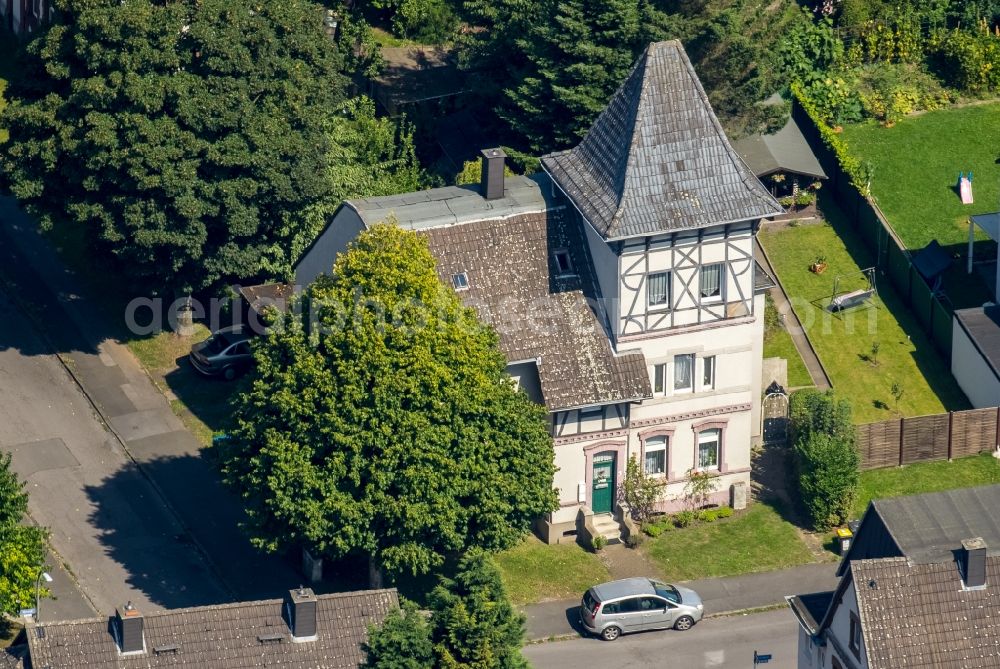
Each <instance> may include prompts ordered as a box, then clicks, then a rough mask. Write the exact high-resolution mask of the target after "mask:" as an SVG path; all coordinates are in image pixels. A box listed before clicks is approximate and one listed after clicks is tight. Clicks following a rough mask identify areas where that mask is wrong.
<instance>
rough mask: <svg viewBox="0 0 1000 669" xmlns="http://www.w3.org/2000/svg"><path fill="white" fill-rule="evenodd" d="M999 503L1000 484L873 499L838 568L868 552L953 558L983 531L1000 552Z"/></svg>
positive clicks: (922, 559)
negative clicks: (970, 539)
mask: <svg viewBox="0 0 1000 669" xmlns="http://www.w3.org/2000/svg"><path fill="white" fill-rule="evenodd" d="M996 509H1000V485H989V486H979V487H976V488H958V489H955V490H946V491H944V492H934V493H926V494H923V495H908V496H905V497H889V498H885V499H876V500H873V501H872V503H871V504H870V505H869V507H868V511H867V512H866V513H865V516H864V518H863V520H862V522H861V527H860V528H859V529H858V535H857V537H856V540H855V542H854V544H853V545H852V546H851V548H850V550H849V551H848V552H847V555H846V556H844V560H843V562H841V565H840V568H839V569H838V571H837V574H838V575H843V574H844V572H845V571H846V569H847V566H848V565H849V564H850V562H852V561H857V560H860V559H868V558H883V557H905V558H907V559H908V560H910V562H912V563H913V564H931V563H935V562H948V561H951V560H953V559H954V551H955V550H956V549H957V548H959V547H960V546H961V544H962V540H963V539H968V538H969V537H982V538H983V540H985V541H986V545H987V546H988V547H989V555H1000V516H998V515H997V513H996ZM880 528H884V529H880Z"/></svg>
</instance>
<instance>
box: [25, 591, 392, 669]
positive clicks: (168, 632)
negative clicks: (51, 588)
mask: <svg viewBox="0 0 1000 669" xmlns="http://www.w3.org/2000/svg"><path fill="white" fill-rule="evenodd" d="M284 603H285V600H282V599H273V600H265V601H258V602H240V603H237V604H222V605H218V606H203V607H197V608H189V609H175V610H173V611H162V612H159V613H151V614H146V615H145V616H144V618H143V623H144V637H145V643H146V652H145V653H143V654H140V655H129V656H122V655H120V654H119V652H118V647H117V646H116V645H115V640H114V637H113V636H112V635H111V632H110V629H111V624H112V623H111V621H110V620H109V619H107V618H96V619H92V620H77V621H72V622H52V623H50V622H44V623H42V624H41V625H39V626H37V627H36V626H31V627H30V628H29V629H28V630H27V633H28V643H29V644H30V653H31V663H32V666H33V667H49V668H50V669H80V668H81V667H87V669H156V668H159V667H211V668H212V669H249V668H251V667H284V668H285V669H356V667H357V666H358V665H359V664H360V663H361V662H363V661H364V652H363V650H362V648H361V645H362V644H363V643H364V642H365V640H366V639H367V638H368V626H369V625H373V624H376V625H377V624H379V623H381V622H382V620H383V619H384V618H385V616H386V614H387V613H388V612H389V610H390V609H392V608H394V607H396V606H398V600H397V597H396V591H395V590H368V591H360V592H348V593H340V594H333V595H318V596H317V603H316V618H317V638H316V640H315V641H307V642H304V643H293V642H292V641H291V638H290V631H289V627H288V623H287V618H286V617H284V615H283V609H284ZM42 629H44V633H43V634H39V630H42ZM278 635H280V636H281V638H280V640H279V639H278V638H276V637H277V636H278ZM258 637H265V640H264V641H261V640H260V639H259V638H258ZM268 637H270V639H268ZM164 646H177V648H176V651H167V652H161V653H159V654H158V653H156V652H155V650H154V649H156V648H163V647H164Z"/></svg>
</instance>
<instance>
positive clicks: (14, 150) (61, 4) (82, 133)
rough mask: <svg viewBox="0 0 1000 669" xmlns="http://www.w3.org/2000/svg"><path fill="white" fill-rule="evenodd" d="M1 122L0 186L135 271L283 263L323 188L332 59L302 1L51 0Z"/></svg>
mask: <svg viewBox="0 0 1000 669" xmlns="http://www.w3.org/2000/svg"><path fill="white" fill-rule="evenodd" d="M57 8H58V9H59V12H58V13H57V14H56V17H57V18H56V23H55V25H53V26H52V27H51V29H49V30H48V31H47V32H45V33H43V34H42V35H41V37H39V38H38V39H36V40H35V41H33V42H32V43H31V44H30V45H29V47H28V52H29V56H30V60H31V61H32V62H31V63H30V65H29V67H31V68H32V70H31V72H30V76H26V77H24V80H25V85H22V86H17V87H12V89H13V90H12V91H11V97H12V99H11V102H10V104H9V105H8V107H7V109H6V110H5V111H4V114H3V118H2V123H3V125H5V126H6V127H7V128H9V130H10V137H11V141H9V142H8V143H7V144H5V145H4V149H5V150H4V152H3V155H2V163H0V166H2V173H3V185H4V186H5V187H6V188H7V189H9V190H10V191H12V192H13V193H14V195H16V196H17V198H18V199H19V200H20V201H21V202H22V203H23V204H24V205H26V206H27V207H28V208H29V210H31V211H33V212H34V213H36V214H37V215H38V216H39V217H40V219H41V221H42V223H43V225H51V224H53V223H54V222H56V221H60V222H65V223H66V224H68V225H73V226H82V227H84V228H85V230H86V234H87V236H88V237H89V238H90V239H91V240H92V241H94V242H97V243H98V244H99V245H100V246H101V247H103V248H105V249H108V250H110V251H111V252H113V253H114V254H115V255H116V256H117V257H118V258H119V259H120V260H121V261H122V264H123V266H127V267H128V270H129V273H130V274H131V276H132V277H133V278H137V277H147V278H149V279H151V280H152V281H155V282H157V283H160V284H166V285H170V286H172V287H174V288H179V287H181V288H182V287H185V286H187V287H192V288H202V287H205V286H208V285H211V284H213V283H215V282H216V281H218V280H220V279H223V278H235V279H241V278H249V277H255V276H258V275H260V274H280V273H284V272H285V271H287V269H288V268H289V266H290V264H291V262H292V261H293V260H294V258H291V257H289V255H288V249H290V248H293V247H294V246H295V244H294V240H295V238H296V237H297V236H298V235H300V234H302V231H303V230H302V228H303V223H302V220H301V216H300V213H299V212H300V211H301V210H303V209H304V208H306V207H308V206H309V205H310V204H312V203H315V202H318V201H321V200H322V199H323V198H324V197H327V196H328V194H329V191H330V182H329V179H328V178H327V169H326V168H327V161H328V142H327V137H326V120H327V118H328V116H329V112H330V110H331V108H332V107H333V106H334V105H335V104H336V103H337V102H338V101H339V100H340V99H341V98H342V91H343V89H344V80H343V77H342V76H341V75H340V74H339V73H338V70H339V68H340V67H341V59H340V57H339V54H338V51H337V49H336V48H335V47H334V46H333V43H332V42H331V41H330V40H329V39H328V38H327V37H326V36H325V35H324V33H323V31H322V14H321V11H320V8H319V7H318V6H317V5H315V4H312V3H311V2H308V1H307V0H281V1H280V2H279V1H278V0H177V1H175V2H167V3H163V2H156V1H155V0H130V1H129V2H119V1H118V0H59V1H58V2H57Z"/></svg>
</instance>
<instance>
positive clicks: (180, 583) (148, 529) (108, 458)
mask: <svg viewBox="0 0 1000 669" xmlns="http://www.w3.org/2000/svg"><path fill="white" fill-rule="evenodd" d="M0 448H2V449H3V450H5V451H10V452H12V453H13V468H14V470H15V471H17V473H18V474H19V475H20V476H21V477H22V478H23V479H25V480H26V481H27V484H28V485H27V490H28V492H29V494H30V506H29V510H30V513H31V516H32V518H33V519H34V520H35V521H36V522H37V523H38V524H40V525H43V526H46V527H48V528H49V529H50V530H51V532H52V538H51V542H52V545H53V548H54V549H55V551H56V552H57V553H58V554H59V556H61V558H62V559H63V560H65V561H66V562H67V563H68V564H69V565H70V568H71V569H72V572H73V575H75V577H76V579H77V581H78V582H79V585H80V587H81V588H82V590H83V591H84V592H85V593H86V594H87V596H88V597H89V598H90V600H91V601H92V602H93V603H94V604H95V605H96V607H97V608H98V609H99V610H100V611H101V612H103V613H111V612H113V611H114V609H115V607H117V606H121V605H122V604H124V603H125V602H126V601H129V600H131V601H132V602H133V603H134V604H136V605H137V606H138V607H140V609H146V610H157V609H161V608H175V607H180V606H191V605H195V604H199V603H203V602H204V601H205V600H206V599H207V600H213V601H226V600H227V599H228V597H227V594H226V592H225V591H224V590H223V589H222V588H221V587H220V586H219V584H218V583H217V582H216V579H215V578H214V576H213V575H212V573H211V571H210V570H209V568H208V565H207V564H206V563H205V562H204V560H203V559H202V558H201V557H200V556H199V554H198V553H197V552H196V551H194V550H192V549H191V546H190V544H189V542H187V541H185V536H184V531H183V529H182V528H181V526H180V524H179V523H178V521H177V519H176V517H175V516H174V515H173V514H172V513H171V512H170V511H169V509H168V508H167V506H166V505H165V504H164V503H163V501H162V499H161V498H160V497H159V495H157V494H156V492H155V491H154V489H153V488H152V487H151V486H150V484H149V482H148V481H147V480H146V478H145V477H144V476H143V475H142V474H141V472H139V470H138V468H137V467H136V466H135V465H134V463H133V462H132V461H131V460H130V459H129V458H128V457H127V456H126V454H125V453H123V452H122V450H121V447H120V445H119V444H118V442H117V441H116V440H115V439H114V437H113V435H112V434H111V433H110V432H108V430H107V429H106V428H105V427H104V425H103V423H102V422H101V421H100V420H99V418H98V417H97V415H96V414H95V413H94V412H93V410H92V407H91V405H90V404H89V402H88V400H87V398H86V397H85V396H84V394H83V393H82V392H81V391H80V390H79V388H78V387H77V386H76V384H75V383H74V381H73V380H72V378H71V377H70V375H69V374H68V373H67V372H66V370H65V369H64V367H63V366H62V364H61V363H60V361H59V360H58V359H57V358H56V356H55V354H54V353H53V352H52V351H51V350H50V349H49V348H48V347H47V345H46V344H45V343H44V340H42V339H41V338H40V337H39V335H38V333H37V332H36V330H35V329H34V327H33V325H32V323H31V322H30V321H29V319H28V318H27V316H26V315H25V314H24V313H23V312H22V310H21V309H19V308H18V307H17V306H16V305H15V304H14V303H12V301H11V300H10V298H9V296H8V295H7V294H6V293H5V292H3V291H2V290H0ZM45 607H46V603H45V602H43V603H42V611H43V615H45V610H46V608H45ZM48 610H49V611H50V612H52V613H55V612H56V611H58V608H57V609H56V610H55V611H54V610H53V609H52V608H51V606H50V608H49V609H48ZM50 619H51V618H50Z"/></svg>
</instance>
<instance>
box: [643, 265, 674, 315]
mask: <svg viewBox="0 0 1000 669" xmlns="http://www.w3.org/2000/svg"><path fill="white" fill-rule="evenodd" d="M661 275H662V276H665V277H666V288H667V290H666V295H664V296H663V301H662V302H653V292H652V291H651V290H650V289H649V287H650V286H651V285H652V283H653V282H652V278H653V277H654V276H661ZM672 284H673V273H672V272H671V271H670V270H663V271H661V272H649V273H648V274H647V275H646V306H647V308H649V309H656V310H658V311H659V310H663V311H669V310H670V301H671V300H672V299H673V285H672Z"/></svg>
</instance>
